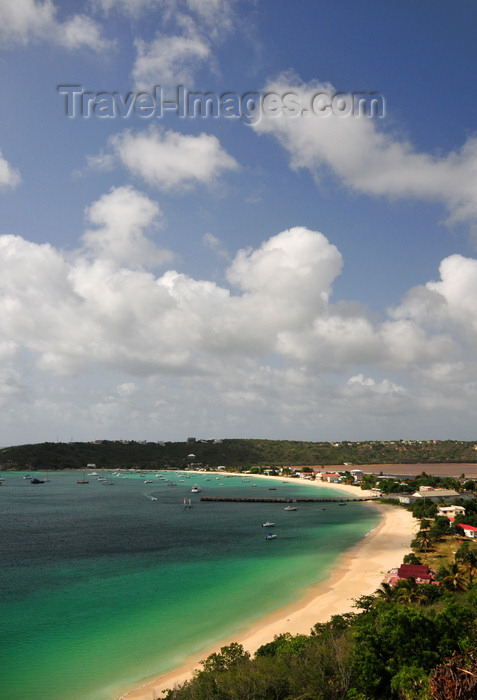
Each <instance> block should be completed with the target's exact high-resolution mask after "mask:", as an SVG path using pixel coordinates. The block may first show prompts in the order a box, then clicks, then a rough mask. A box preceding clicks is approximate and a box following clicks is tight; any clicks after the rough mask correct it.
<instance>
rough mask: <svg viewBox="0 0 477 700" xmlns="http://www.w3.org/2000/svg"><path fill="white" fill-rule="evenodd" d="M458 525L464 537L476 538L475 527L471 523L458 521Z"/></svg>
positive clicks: (476, 529) (476, 531)
mask: <svg viewBox="0 0 477 700" xmlns="http://www.w3.org/2000/svg"><path fill="white" fill-rule="evenodd" d="M459 527H461V528H462V529H463V531H464V535H465V536H466V537H470V539H471V540H475V539H477V534H476V533H477V527H474V526H473V525H464V524H463V523H459Z"/></svg>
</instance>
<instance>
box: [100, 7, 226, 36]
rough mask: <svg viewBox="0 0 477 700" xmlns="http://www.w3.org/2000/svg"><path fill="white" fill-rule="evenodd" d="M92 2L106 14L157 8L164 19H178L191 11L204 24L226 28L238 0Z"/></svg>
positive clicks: (134, 14) (135, 13) (130, 12)
mask: <svg viewBox="0 0 477 700" xmlns="http://www.w3.org/2000/svg"><path fill="white" fill-rule="evenodd" d="M92 4H93V6H95V7H96V8H97V9H98V10H101V11H102V12H104V13H105V14H108V13H109V12H111V10H118V11H120V12H122V13H124V14H126V15H132V16H134V17H138V16H139V15H141V14H143V13H145V12H146V11H147V12H152V11H153V10H154V9H156V10H158V11H161V12H162V14H163V16H164V19H166V20H176V21H177V19H179V21H180V20H181V18H183V16H184V13H191V14H192V15H194V16H195V18H196V20H198V21H200V22H201V23H203V24H204V25H206V26H208V27H215V28H220V29H221V30H224V29H230V27H231V23H232V18H233V8H234V5H235V4H236V0H92Z"/></svg>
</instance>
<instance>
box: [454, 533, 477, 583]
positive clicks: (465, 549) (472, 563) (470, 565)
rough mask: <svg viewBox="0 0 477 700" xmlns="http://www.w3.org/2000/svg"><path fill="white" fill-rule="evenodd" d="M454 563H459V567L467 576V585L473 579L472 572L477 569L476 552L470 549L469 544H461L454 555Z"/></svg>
mask: <svg viewBox="0 0 477 700" xmlns="http://www.w3.org/2000/svg"><path fill="white" fill-rule="evenodd" d="M454 562H455V563H456V564H459V563H460V566H461V568H462V569H463V570H465V571H466V572H467V573H468V575H469V583H470V584H471V583H472V581H473V579H474V570H475V568H476V567H477V552H476V551H475V549H471V548H470V545H469V542H463V543H462V545H461V546H460V547H459V549H458V550H457V552H456V553H455V555H454Z"/></svg>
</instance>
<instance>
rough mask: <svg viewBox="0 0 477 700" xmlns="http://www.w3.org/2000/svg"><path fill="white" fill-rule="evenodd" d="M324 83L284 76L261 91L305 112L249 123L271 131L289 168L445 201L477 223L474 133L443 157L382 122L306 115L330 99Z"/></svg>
mask: <svg viewBox="0 0 477 700" xmlns="http://www.w3.org/2000/svg"><path fill="white" fill-rule="evenodd" d="M337 92H338V91H337V90H336V89H335V88H334V87H333V85H331V84H329V83H319V82H310V83H302V82H301V81H300V80H299V79H298V78H296V77H292V76H290V75H288V74H286V75H283V76H280V77H279V78H277V79H276V80H275V81H272V82H270V83H269V84H268V85H267V86H266V88H265V90H264V93H274V94H276V95H278V96H281V97H282V96H284V95H287V94H288V95H290V94H293V95H294V96H295V102H296V104H299V105H300V106H301V107H302V108H304V109H307V110H308V114H306V115H302V114H296V113H295V114H294V115H291V114H290V113H288V114H286V113H285V112H284V111H281V112H280V111H279V112H278V113H277V114H275V115H274V116H270V114H269V115H268V116H267V114H266V113H265V112H264V113H263V114H262V115H261V118H260V119H259V120H258V121H257V123H256V124H254V125H253V128H254V129H255V130H256V132H257V133H259V134H270V135H272V136H274V137H275V138H276V139H278V141H279V142H280V143H281V145H282V146H283V147H284V148H285V149H286V150H287V151H288V153H289V154H290V160H291V165H292V167H293V168H307V169H309V170H310V172H311V173H313V175H314V177H315V178H316V179H317V181H319V179H320V177H321V176H322V175H323V174H324V172H329V171H330V172H332V173H333V174H334V175H335V176H336V177H337V178H338V180H340V181H341V182H342V183H343V184H344V185H345V186H347V187H349V188H350V189H352V190H355V191H357V192H361V193H364V194H368V195H375V196H376V195H377V196H386V197H390V198H413V199H421V200H429V201H431V200H432V201H436V202H440V203H442V204H443V205H444V206H445V207H446V208H447V210H448V212H449V218H450V220H451V221H465V222H469V221H470V222H473V223H475V221H476V220H477V138H475V137H472V136H471V137H469V138H468V139H467V140H466V141H465V143H464V144H463V145H462V147H461V148H460V149H456V150H455V151H452V152H450V153H447V154H445V155H433V154H430V153H425V152H419V151H417V150H416V149H415V148H414V147H413V145H412V144H411V143H410V142H409V141H407V140H405V139H403V138H401V137H400V136H399V135H397V134H395V133H393V132H391V131H386V130H385V129H384V128H383V126H382V124H380V123H379V119H377V118H370V117H368V116H365V115H361V116H359V117H358V116H352V115H348V116H339V115H336V114H334V113H333V111H332V110H329V111H328V112H327V113H326V114H323V115H321V116H313V115H312V114H311V111H310V109H311V107H310V106H311V104H312V100H313V97H314V96H315V95H317V94H326V95H329V96H333V95H335V94H336V93H337Z"/></svg>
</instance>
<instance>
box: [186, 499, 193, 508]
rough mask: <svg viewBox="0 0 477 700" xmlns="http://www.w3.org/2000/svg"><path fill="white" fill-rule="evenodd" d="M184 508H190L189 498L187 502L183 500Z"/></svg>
mask: <svg viewBox="0 0 477 700" xmlns="http://www.w3.org/2000/svg"><path fill="white" fill-rule="evenodd" d="M184 508H192V501H191V500H190V498H189V501H188V502H187V498H184Z"/></svg>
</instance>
